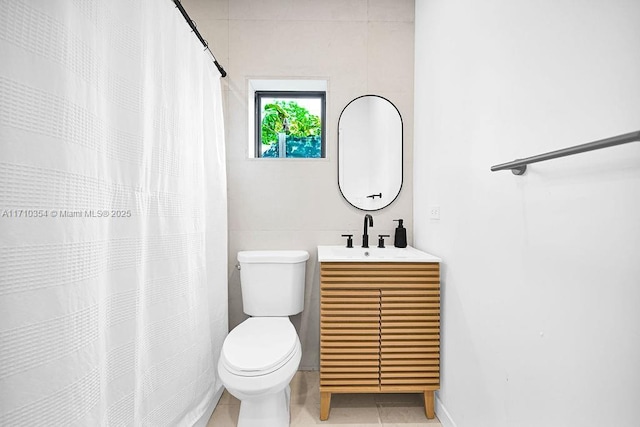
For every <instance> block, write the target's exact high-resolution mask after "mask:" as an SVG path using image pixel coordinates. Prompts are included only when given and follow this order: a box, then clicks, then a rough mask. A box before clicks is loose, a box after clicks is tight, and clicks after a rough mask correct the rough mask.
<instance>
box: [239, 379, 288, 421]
mask: <svg viewBox="0 0 640 427" xmlns="http://www.w3.org/2000/svg"><path fill="white" fill-rule="evenodd" d="M290 401H291V387H289V386H288V385H287V386H286V387H285V388H284V389H283V390H282V391H280V392H278V393H273V394H268V395H266V396H260V397H257V398H255V399H254V398H251V399H243V400H241V401H240V415H239V416H238V427H265V426H269V427H289V421H290V419H291V413H290Z"/></svg>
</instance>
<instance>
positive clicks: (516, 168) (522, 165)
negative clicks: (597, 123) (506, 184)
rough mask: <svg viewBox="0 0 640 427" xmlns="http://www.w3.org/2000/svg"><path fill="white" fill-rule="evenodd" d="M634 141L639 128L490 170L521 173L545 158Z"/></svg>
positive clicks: (555, 157) (503, 164)
mask: <svg viewBox="0 0 640 427" xmlns="http://www.w3.org/2000/svg"><path fill="white" fill-rule="evenodd" d="M634 141H640V130H639V131H636V132H630V133H625V134H624V135H618V136H613V137H611V138H606V139H601V140H599V141H593V142H588V143H586V144H581V145H576V146H574V147H569V148H563V149H562V150H556V151H551V152H549V153H544V154H538V155H537V156H531V157H527V158H526V159H517V160H514V161H512V162H508V163H502V164H500V165H495V166H491V171H492V172H495V171H501V170H505V169H511V172H513V174H514V175H522V174H524V173H525V171H526V170H527V165H528V164H530V163H537V162H543V161H545V160H551V159H557V158H558V157H565V156H571V155H573V154H579V153H584V152H587V151H593V150H599V149H601V148H607V147H613V146H614V145H621V144H627V143H629V142H634Z"/></svg>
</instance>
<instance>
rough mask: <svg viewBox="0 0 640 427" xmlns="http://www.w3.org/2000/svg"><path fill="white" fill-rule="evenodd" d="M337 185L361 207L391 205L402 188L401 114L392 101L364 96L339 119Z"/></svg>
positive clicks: (348, 199)
mask: <svg viewBox="0 0 640 427" xmlns="http://www.w3.org/2000/svg"><path fill="white" fill-rule="evenodd" d="M338 186H339V187H340V191H341V192H342V195H343V196H344V198H345V199H346V200H347V201H348V202H349V203H351V204H352V205H353V206H355V207H356V208H358V209H361V210H364V211H375V210H379V209H382V208H384V207H387V206H389V205H390V204H391V203H392V202H393V201H394V200H395V199H396V197H398V194H400V189H401V188H402V117H401V116H400V112H399V111H398V109H397V108H396V107H395V105H393V104H392V103H391V102H390V101H389V100H387V99H385V98H383V97H381V96H377V95H364V96H361V97H358V98H356V99H354V100H353V101H351V102H350V103H349V104H347V106H346V107H345V108H344V110H342V113H341V114H340V119H339V120H338Z"/></svg>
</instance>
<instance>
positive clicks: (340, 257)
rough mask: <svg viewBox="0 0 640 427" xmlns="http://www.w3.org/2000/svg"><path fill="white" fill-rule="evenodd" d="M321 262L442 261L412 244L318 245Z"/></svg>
mask: <svg viewBox="0 0 640 427" xmlns="http://www.w3.org/2000/svg"><path fill="white" fill-rule="evenodd" d="M318 261H319V262H440V258H438V257H436V256H433V255H431V254H428V253H426V252H422V251H420V250H418V249H416V248H413V247H411V246H407V247H406V248H396V247H393V246H392V247H387V248H377V247H372V248H367V249H365V248H360V247H356V248H346V247H344V246H318Z"/></svg>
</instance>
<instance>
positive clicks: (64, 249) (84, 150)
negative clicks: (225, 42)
mask: <svg viewBox="0 0 640 427" xmlns="http://www.w3.org/2000/svg"><path fill="white" fill-rule="evenodd" d="M226 212H227V210H226V171H225V155H224V131H223V125H222V110H221V93H220V81H219V74H218V71H217V70H216V69H215V67H214V65H213V63H212V60H211V57H210V55H209V54H208V53H206V52H204V51H203V48H202V45H201V44H200V43H199V41H198V40H197V38H196V37H195V36H194V35H193V33H192V32H191V30H190V28H189V27H188V25H187V24H186V23H185V22H184V19H183V18H182V16H181V15H180V13H179V12H178V10H177V9H175V7H174V5H173V3H172V2H171V1H170V0H109V1H105V0H0V239H1V240H0V425H2V426H22V425H24V426H57V425H82V426H97V425H149V426H163V425H193V424H196V423H198V422H202V420H203V419H204V418H206V416H207V414H208V413H209V412H210V411H211V409H212V405H214V404H215V401H216V399H217V397H219V393H220V392H221V384H220V382H219V380H218V379H217V374H216V369H215V368H216V364H217V358H218V353H219V349H220V347H221V345H222V341H223V339H224V337H225V335H226V333H227V284H226V281H227V273H226V269H227V262H226V253H227V250H226V245H227V228H226V227H227V225H226V224H227V217H226V215H227V213H226ZM203 417H204V418H203Z"/></svg>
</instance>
